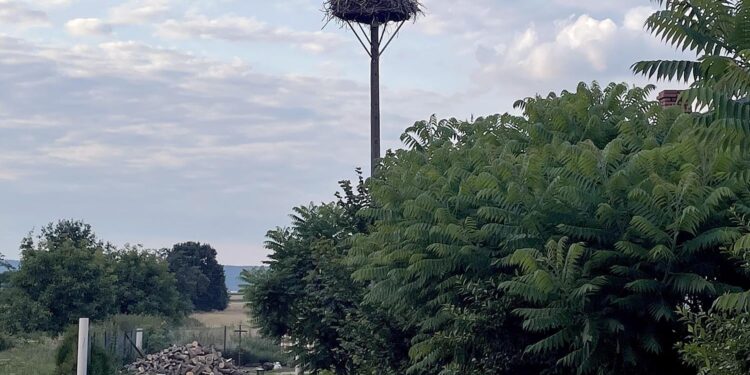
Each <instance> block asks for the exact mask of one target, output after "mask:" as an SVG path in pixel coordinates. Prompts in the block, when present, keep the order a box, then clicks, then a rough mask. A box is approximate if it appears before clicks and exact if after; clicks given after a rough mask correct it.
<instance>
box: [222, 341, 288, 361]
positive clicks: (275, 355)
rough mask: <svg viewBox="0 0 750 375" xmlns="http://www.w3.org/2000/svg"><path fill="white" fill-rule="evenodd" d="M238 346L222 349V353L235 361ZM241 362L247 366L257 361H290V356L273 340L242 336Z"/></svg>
mask: <svg viewBox="0 0 750 375" xmlns="http://www.w3.org/2000/svg"><path fill="white" fill-rule="evenodd" d="M239 350H240V348H231V349H229V350H227V351H224V352H223V353H222V355H223V356H224V357H225V358H232V359H234V361H235V363H237V359H238V358H240V357H239V356H238V354H239ZM241 350H242V358H241V359H242V364H243V365H246V366H249V365H252V364H258V363H266V362H270V363H276V362H280V363H290V362H291V357H290V356H289V355H287V354H284V353H283V351H282V349H281V347H280V346H279V345H278V344H277V343H276V342H274V341H272V340H268V339H263V338H258V337H248V338H244V337H243V338H242V348H241Z"/></svg>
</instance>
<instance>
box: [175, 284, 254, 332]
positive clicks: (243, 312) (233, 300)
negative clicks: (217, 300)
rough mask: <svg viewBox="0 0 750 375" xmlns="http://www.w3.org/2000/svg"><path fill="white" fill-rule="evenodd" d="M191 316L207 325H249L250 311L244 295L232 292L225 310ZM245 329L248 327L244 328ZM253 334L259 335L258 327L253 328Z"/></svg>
mask: <svg viewBox="0 0 750 375" xmlns="http://www.w3.org/2000/svg"><path fill="white" fill-rule="evenodd" d="M190 317H191V318H193V319H195V320H197V321H199V322H201V323H202V324H203V325H204V326H206V327H224V326H239V325H240V324H242V325H243V326H249V319H248V312H247V309H246V308H245V303H244V302H243V301H242V296H241V295H239V294H232V295H231V296H230V298H229V306H228V307H227V309H226V310H224V311H211V312H202V313H195V314H192V315H190ZM243 329H246V327H245V328H243ZM251 331H252V332H251V334H252V335H253V336H258V331H257V330H256V329H251Z"/></svg>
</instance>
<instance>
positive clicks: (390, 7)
mask: <svg viewBox="0 0 750 375" xmlns="http://www.w3.org/2000/svg"><path fill="white" fill-rule="evenodd" d="M324 11H325V13H326V15H327V16H328V18H330V19H337V20H339V21H343V22H347V21H349V22H359V23H364V24H368V25H369V24H372V23H374V22H377V23H380V24H384V23H387V22H401V21H407V20H410V19H412V18H415V17H417V15H419V14H420V13H422V6H421V4H420V3H419V0H326V2H325V4H324Z"/></svg>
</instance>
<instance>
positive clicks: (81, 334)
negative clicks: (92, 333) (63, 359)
mask: <svg viewBox="0 0 750 375" xmlns="http://www.w3.org/2000/svg"><path fill="white" fill-rule="evenodd" d="M88 367H89V318H80V319H78V362H76V375H86V372H87V371H88Z"/></svg>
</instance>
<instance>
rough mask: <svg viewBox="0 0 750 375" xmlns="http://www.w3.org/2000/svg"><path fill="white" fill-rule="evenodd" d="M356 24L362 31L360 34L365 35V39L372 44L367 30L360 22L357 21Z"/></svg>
mask: <svg viewBox="0 0 750 375" xmlns="http://www.w3.org/2000/svg"><path fill="white" fill-rule="evenodd" d="M357 26H359V29H360V30H361V31H362V35H364V36H365V40H367V43H369V44H372V41H371V40H370V37H369V36H367V31H365V28H364V27H362V24H361V23H359V22H357Z"/></svg>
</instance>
